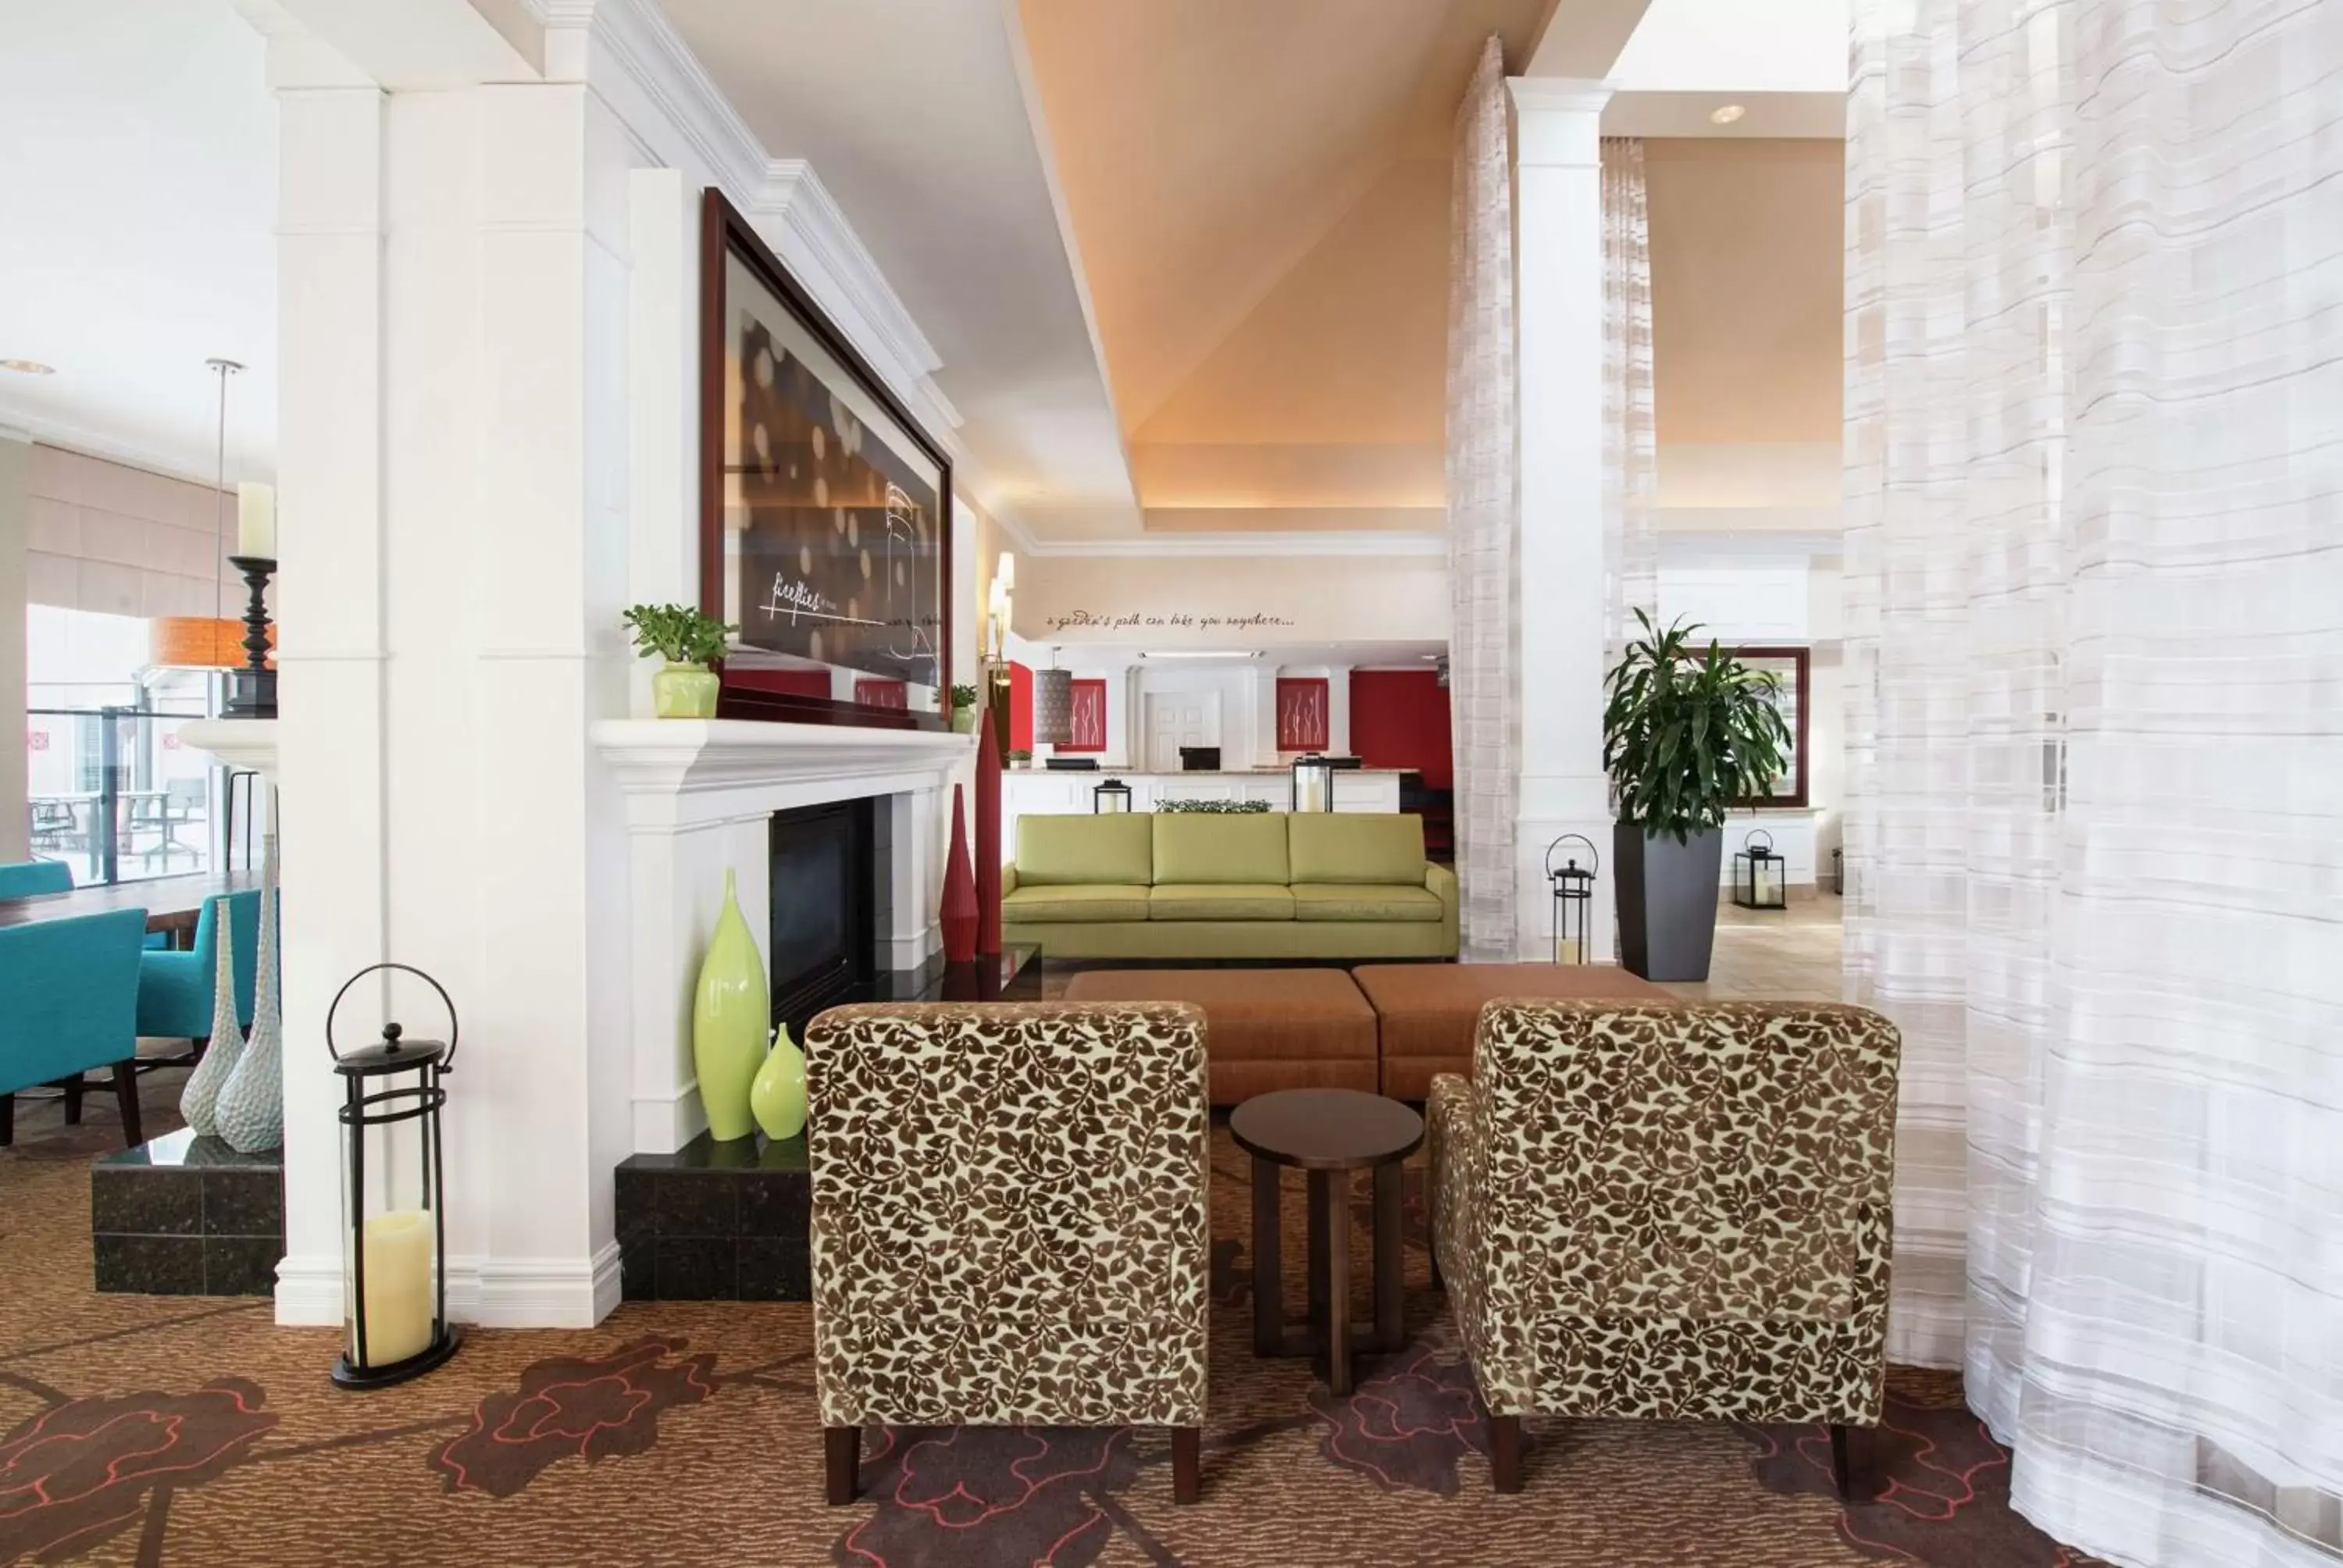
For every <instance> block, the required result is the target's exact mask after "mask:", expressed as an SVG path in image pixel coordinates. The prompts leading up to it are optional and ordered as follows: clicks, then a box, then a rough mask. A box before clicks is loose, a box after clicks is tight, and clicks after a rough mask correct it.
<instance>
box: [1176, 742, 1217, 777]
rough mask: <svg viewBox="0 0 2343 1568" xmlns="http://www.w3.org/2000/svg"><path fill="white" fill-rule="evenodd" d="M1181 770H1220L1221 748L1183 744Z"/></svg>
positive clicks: (1193, 771)
mask: <svg viewBox="0 0 2343 1568" xmlns="http://www.w3.org/2000/svg"><path fill="white" fill-rule="evenodd" d="M1180 770H1181V771H1182V772H1183V773H1217V772H1219V771H1220V770H1221V749H1220V748H1219V747H1217V746H1182V748H1180Z"/></svg>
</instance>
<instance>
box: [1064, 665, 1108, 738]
mask: <svg viewBox="0 0 2343 1568" xmlns="http://www.w3.org/2000/svg"><path fill="white" fill-rule="evenodd" d="M1073 689H1074V702H1073V720H1074V722H1073V731H1072V739H1070V740H1068V741H1067V742H1066V743H1065V744H1064V745H1063V746H1061V747H1059V748H1058V749H1059V750H1061V751H1103V750H1105V749H1106V682H1105V681H1103V680H1077V681H1075V682H1074V683H1073Z"/></svg>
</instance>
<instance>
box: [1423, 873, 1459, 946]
mask: <svg viewBox="0 0 2343 1568" xmlns="http://www.w3.org/2000/svg"><path fill="white" fill-rule="evenodd" d="M1423 885H1424V887H1425V889H1426V890H1429V891H1431V892H1433V893H1436V894H1438V895H1439V898H1440V922H1441V924H1442V925H1443V927H1445V928H1446V929H1447V932H1448V951H1449V953H1450V955H1451V956H1453V955H1455V954H1457V953H1458V952H1460V951H1462V949H1460V948H1459V947H1458V945H1457V943H1458V941H1459V940H1460V939H1459V929H1460V928H1459V922H1458V920H1457V915H1456V873H1455V872H1454V871H1453V870H1451V869H1449V868H1447V867H1446V866H1443V865H1442V864H1440V863H1439V862H1438V861H1436V860H1428V861H1426V862H1424V867H1423Z"/></svg>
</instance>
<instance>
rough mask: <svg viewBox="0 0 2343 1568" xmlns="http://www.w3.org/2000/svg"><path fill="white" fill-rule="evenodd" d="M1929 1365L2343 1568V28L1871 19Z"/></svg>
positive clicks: (2179, 1553) (1853, 365) (1864, 727)
mask: <svg viewBox="0 0 2343 1568" xmlns="http://www.w3.org/2000/svg"><path fill="white" fill-rule="evenodd" d="M1854 62H1855V84H1854V88H1853V92H1852V95H1851V98H1850V106H1849V127H1848V144H1847V159H1848V163H1847V198H1848V221H1847V311H1848V322H1847V334H1846V349H1847V377H1846V391H1847V407H1846V417H1847V432H1846V460H1847V493H1846V525H1847V537H1846V547H1845V548H1846V558H1847V570H1848V581H1847V637H1846V650H1847V690H1848V715H1847V719H1848V737H1849V739H1848V755H1847V768H1848V779H1847V792H1848V806H1847V815H1846V829H1845V832H1846V839H1845V845H1846V859H1847V868H1848V875H1849V878H1850V886H1849V898H1848V902H1847V909H1846V967H1847V972H1848V978H1849V981H1850V984H1851V987H1852V990H1853V994H1855V996H1856V997H1857V998H1858V999H1860V1000H1864V1001H1866V1002H1868V1003H1870V1004H1871V1005H1873V1006H1875V1007H1878V1008H1880V1009H1881V1010H1884V1011H1885V1012H1887V1013H1888V1014H1889V1015H1890V1016H1892V1017H1893V1018H1895V1019H1896V1021H1897V1022H1898V1023H1899V1024H1900V1025H1901V1026H1902V1028H1903V1030H1904V1040H1905V1060H1904V1074H1903V1083H1904V1096H1903V1105H1902V1111H1901V1117H1900V1121H1899V1136H1898V1148H1897V1191H1896V1274H1895V1288H1896V1295H1895V1312H1894V1317H1893V1320H1892V1328H1891V1342H1890V1352H1891V1354H1893V1355H1895V1356H1896V1358H1898V1359H1901V1360H1907V1361H1917V1362H1930V1363H1934V1364H1940V1365H1959V1366H1961V1367H1963V1368H1964V1370H1965V1372H1966V1379H1967V1386H1968V1397H1969V1399H1970V1402H1971V1403H1972V1404H1973V1405H1975V1406H1976V1409H1977V1411H1978V1412H1979V1413H1980V1414H1981V1415H1983V1416H1984V1418H1985V1419H1986V1422H1988V1424H1989V1425H1990V1426H1991V1427H1992V1429H1993V1431H1994V1432H1995V1433H1996V1435H1997V1436H1999V1437H2000V1438H2002V1439H2003V1440H2004V1441H2006V1442H2011V1443H2012V1444H2013V1445H2014V1447H2015V1449H2016V1464H2015V1468H2014V1471H2013V1474H2012V1495H2013V1499H2014V1501H2015V1503H2016V1506H2017V1507H2018V1509H2019V1510H2020V1511H2021V1512H2022V1513H2025V1514H2026V1516H2027V1517H2028V1518H2030V1519H2032V1520H2033V1521H2034V1522H2035V1523H2036V1524H2038V1525H2040V1526H2041V1527H2042V1528H2043V1529H2044V1530H2046V1532H2048V1533H2050V1534H2051V1535H2053V1536H2055V1537H2056V1538H2057V1539H2059V1540H2061V1541H2065V1542H2067V1543H2073V1544H2075V1545H2077V1546H2080V1547H2082V1548H2083V1549H2085V1550H2087V1551H2089V1552H2092V1553H2097V1554H2099V1555H2102V1556H2105V1557H2107V1558H2109V1559H2111V1560H2113V1561H2116V1562H2117V1563H2143V1564H2145V1563H2154V1564H2172V1565H2176V1568H2195V1565H2198V1564H2203V1565H2207V1568H2211V1565H2214V1564H2220V1565H2223V1568H2280V1565H2288V1564H2301V1563H2333V1562H2335V1561H2336V1560H2337V1559H2338V1556H2343V1504H2338V1498H2343V1241H2338V1238H2343V178H2338V173H2337V171H2338V168H2343V162H2338V159H2343V4H2338V3H2337V0H1857V5H1856V6H1855V51H1854Z"/></svg>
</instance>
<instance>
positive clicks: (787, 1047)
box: [749, 1024, 806, 1143]
mask: <svg viewBox="0 0 2343 1568" xmlns="http://www.w3.org/2000/svg"><path fill="white" fill-rule="evenodd" d="M749 1110H751V1111H755V1112H756V1113H757V1125H758V1126H759V1127H761V1128H763V1129H764V1130H765V1136H766V1137H768V1138H769V1139H771V1140H772V1141H774V1142H776V1143H779V1142H780V1141H782V1140H784V1139H788V1138H795V1137H796V1136H797V1135H798V1134H799V1133H800V1132H803V1131H805V1118H806V1098H805V1052H804V1051H802V1050H799V1049H798V1047H797V1041H795V1040H791V1039H790V1038H789V1026H788V1025H786V1024H784V1025H782V1026H781V1027H780V1028H779V1029H777V1030H774V1031H773V1049H772V1050H769V1051H767V1052H766V1053H765V1065H764V1066H762V1067H760V1068H759V1069H757V1081H756V1082H754V1083H752V1084H750V1085H749Z"/></svg>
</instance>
